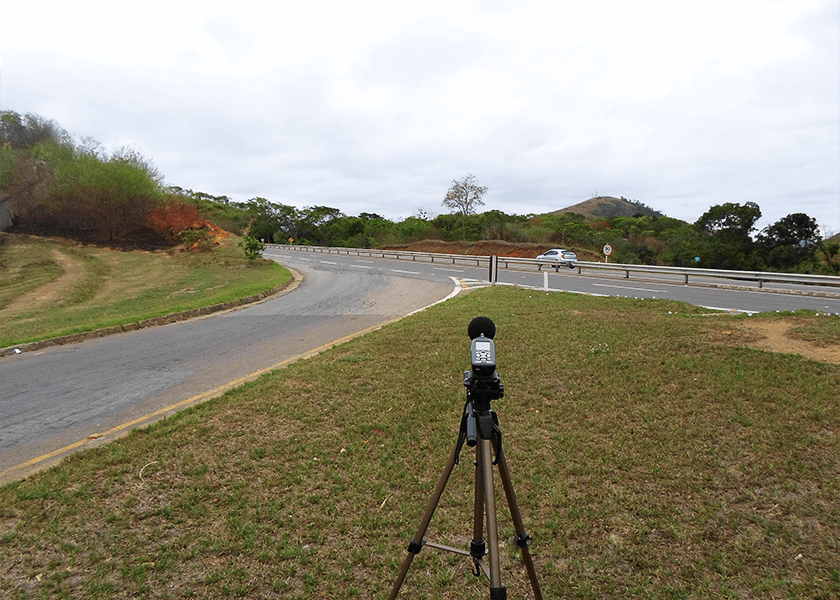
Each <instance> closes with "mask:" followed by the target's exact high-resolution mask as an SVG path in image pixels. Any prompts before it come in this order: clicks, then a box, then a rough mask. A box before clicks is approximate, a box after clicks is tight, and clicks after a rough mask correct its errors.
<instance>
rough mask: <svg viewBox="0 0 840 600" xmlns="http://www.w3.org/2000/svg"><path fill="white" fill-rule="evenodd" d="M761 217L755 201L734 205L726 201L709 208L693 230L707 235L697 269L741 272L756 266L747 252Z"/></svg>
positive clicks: (750, 250) (749, 250) (751, 247)
mask: <svg viewBox="0 0 840 600" xmlns="http://www.w3.org/2000/svg"><path fill="white" fill-rule="evenodd" d="M760 218H761V209H760V208H759V207H758V204H756V203H755V202H746V203H745V204H743V205H741V204H735V203H734V202H727V203H726V204H718V205H716V206H713V207H711V208H710V209H709V210H708V211H706V213H704V214H703V216H701V217H700V218H699V219H697V222H696V223H695V224H694V225H695V227H696V228H697V229H698V230H699V231H700V232H701V233H703V234H706V235H707V236H709V237H708V238H707V239H706V241H705V243H704V249H703V252H702V253H701V254H700V263H699V265H698V266H700V267H707V268H713V269H733V270H744V269H750V268H751V267H756V266H759V265H756V264H754V262H753V260H752V259H753V258H755V257H750V253H751V252H752V249H753V240H752V237H750V236H751V234H752V232H753V231H755V222H756V221H758V219H760Z"/></svg>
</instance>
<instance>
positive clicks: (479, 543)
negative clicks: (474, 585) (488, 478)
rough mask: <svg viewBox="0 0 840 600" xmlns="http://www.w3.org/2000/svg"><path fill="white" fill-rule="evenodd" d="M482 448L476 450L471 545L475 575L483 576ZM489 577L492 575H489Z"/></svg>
mask: <svg viewBox="0 0 840 600" xmlns="http://www.w3.org/2000/svg"><path fill="white" fill-rule="evenodd" d="M481 464H482V457H481V448H480V447H478V446H477V447H476V449H475V510H474V517H473V539H472V543H471V544H470V556H472V558H473V563H474V564H475V575H480V574H481V569H482V568H486V566H485V564H484V560H483V559H484V555H485V554H487V544H486V543H485V542H484V471H483V469H482V467H481ZM487 577H488V578H489V577H490V574H489V573H487Z"/></svg>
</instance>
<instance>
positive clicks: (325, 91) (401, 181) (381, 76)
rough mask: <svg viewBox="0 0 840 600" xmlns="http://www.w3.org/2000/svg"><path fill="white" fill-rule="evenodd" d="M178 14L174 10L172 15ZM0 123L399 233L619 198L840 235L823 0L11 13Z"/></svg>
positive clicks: (45, 6)
mask: <svg viewBox="0 0 840 600" xmlns="http://www.w3.org/2000/svg"><path fill="white" fill-rule="evenodd" d="M187 7H190V8H187ZM0 18H2V21H3V26H2V34H0V46H2V47H0V51H1V52H2V54H0V108H2V109H4V110H14V111H17V112H19V113H22V114H24V113H35V114H38V115H40V116H42V117H45V118H48V119H53V120H55V121H56V122H57V123H58V124H59V125H60V126H62V127H63V128H65V129H66V130H68V131H69V132H70V133H71V134H73V135H74V136H75V137H76V138H77V139H78V138H81V137H86V136H89V137H92V138H94V139H96V140H97V141H99V142H101V143H102V144H103V146H104V147H105V148H107V149H113V148H116V147H119V146H123V145H129V146H133V147H134V148H136V149H137V150H139V151H140V152H141V153H142V154H143V155H144V156H145V157H146V158H147V159H150V160H151V161H153V162H154V164H155V166H156V167H157V168H158V170H159V171H160V172H161V173H162V174H163V175H164V177H165V179H166V182H167V183H168V184H170V185H177V186H180V187H182V188H186V189H193V190H196V191H203V192H207V193H209V194H213V195H227V196H230V197H232V198H233V199H234V200H237V201H245V200H247V199H249V198H253V197H255V196H262V197H264V198H267V199H269V200H271V201H273V202H278V203H283V204H290V205H294V206H297V207H298V208H303V207H306V206H316V205H324V206H331V207H334V208H337V209H339V210H341V211H342V212H344V213H345V214H348V215H358V214H359V213H362V212H372V213H378V214H380V215H382V216H385V217H387V218H389V219H392V220H396V219H400V218H404V217H408V216H411V215H412V214H415V213H416V212H417V211H418V210H419V209H423V210H425V211H426V212H427V213H431V214H440V213H445V212H448V211H447V209H445V208H444V207H443V206H442V205H441V201H442V200H443V197H444V195H445V193H446V190H447V188H448V187H449V186H450V185H451V183H452V180H453V179H460V178H461V177H463V176H464V175H466V174H467V173H473V174H474V175H475V176H476V178H477V179H478V181H479V182H480V183H481V184H483V185H486V186H488V187H489V188H490V190H489V192H488V193H487V196H486V197H485V206H484V208H483V209H484V210H489V209H498V210H502V211H504V212H506V213H509V214H519V215H524V214H529V213H542V212H548V211H553V210H557V209H560V208H565V207H567V206H570V205H572V204H576V203H578V202H581V201H583V200H586V199H588V198H590V197H592V196H593V195H611V196H617V197H619V196H624V197H625V198H628V199H633V200H638V201H640V202H643V203H644V204H647V205H648V206H650V207H652V208H654V209H656V210H659V211H661V212H663V213H665V214H667V215H669V216H672V217H677V218H680V219H684V220H686V221H690V222H693V221H695V220H697V218H698V217H700V216H701V215H702V214H703V213H704V212H706V211H707V210H708V209H709V207H710V206H712V205H715V204H722V203H724V202H736V203H744V202H748V201H751V202H755V203H757V204H758V205H759V206H760V207H761V210H762V213H763V217H762V219H761V220H760V221H759V227H765V226H767V225H769V224H771V223H774V222H775V221H777V220H778V219H780V218H782V217H784V216H786V215H788V214H790V213H795V212H804V213H807V214H808V215H810V216H812V217H815V218H816V219H817V222H818V223H820V224H821V225H822V226H823V227H824V228H826V229H827V230H828V231H829V232H830V233H836V232H838V231H840V2H838V0H828V1H825V0H780V1H770V0H768V1H763V0H702V1H700V0H696V1H695V0H667V1H659V0H636V1H635V2H628V1H626V0H622V1H607V0H589V1H587V2H560V1H558V0H553V1H534V2H513V1H501V0H498V1H493V0H488V1H478V0H476V1H469V2H466V1H465V2H459V1H457V0H446V1H443V2H437V1H429V0H425V1H424V2H422V3H420V2H414V3H402V2H394V1H393V0H390V1H384V2H379V1H367V0H356V1H354V2H346V1H311V0H310V1H309V2H288V1H283V2H275V3H267V2H262V1H261V2H259V3H257V2H253V3H252V2H245V1H237V2H229V1H228V2H215V1H206V0H205V1H202V2H179V1H177V0H170V1H168V2H156V1H147V2H143V3H117V2H113V1H109V2H90V1H85V0H77V1H75V2H67V1H66V0H62V1H61V2H54V1H41V2H37V3H35V4H32V3H23V2H15V3H11V2H6V3H4V6H3V9H2V12H1V13H0Z"/></svg>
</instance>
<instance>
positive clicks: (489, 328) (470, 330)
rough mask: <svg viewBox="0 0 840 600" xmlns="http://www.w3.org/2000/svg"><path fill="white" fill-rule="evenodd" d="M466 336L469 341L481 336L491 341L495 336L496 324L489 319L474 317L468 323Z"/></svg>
mask: <svg viewBox="0 0 840 600" xmlns="http://www.w3.org/2000/svg"><path fill="white" fill-rule="evenodd" d="M467 334H469V336H470V339H471V340H474V339H475V338H477V337H478V336H480V335H481V334H484V337H486V338H489V339H491V340H492V339H493V336H495V335H496V324H495V323H493V321H492V320H491V319H490V317H476V318H475V319H473V320H472V321H470V324H469V326H468V327H467Z"/></svg>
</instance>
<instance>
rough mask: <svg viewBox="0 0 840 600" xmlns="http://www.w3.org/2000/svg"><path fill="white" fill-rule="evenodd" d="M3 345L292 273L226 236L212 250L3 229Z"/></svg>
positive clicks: (242, 291)
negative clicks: (120, 244)
mask: <svg viewBox="0 0 840 600" xmlns="http://www.w3.org/2000/svg"><path fill="white" fill-rule="evenodd" d="M3 240H4V242H3V244H2V245H0V348H3V347H7V346H12V345H16V344H22V343H25V342H32V341H37V340H42V339H46V338H51V337H58V336H61V335H68V334H72V333H78V332H82V331H92V330H95V329H100V328H105V327H112V326H115V325H124V324H127V323H134V322H138V321H141V320H143V319H150V318H153V317H157V316H161V315H168V314H173V313H177V312H181V311H186V310H191V309H193V308H202V307H205V306H212V305H214V304H220V303H223V302H229V301H231V300H238V299H240V298H244V297H246V296H250V295H254V294H258V293H260V292H265V291H268V290H271V289H274V288H276V287H278V286H281V285H283V284H284V283H286V282H288V281H289V280H290V279H291V275H290V274H289V272H288V271H287V270H286V269H283V268H282V267H280V266H279V265H278V264H277V263H274V262H272V261H262V260H260V261H254V262H249V261H248V260H247V259H246V258H245V255H244V253H243V251H242V249H240V248H237V247H236V241H235V240H236V238H227V239H225V240H223V241H222V244H221V245H220V246H219V247H218V248H216V249H215V250H213V251H211V252H200V253H192V252H172V253H168V252H162V251H161V252H121V251H118V250H109V249H105V248H98V247H94V246H79V245H76V244H72V243H67V242H62V241H59V240H50V239H44V238H37V237H29V236H16V235H10V234H5V235H4V236H3Z"/></svg>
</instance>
